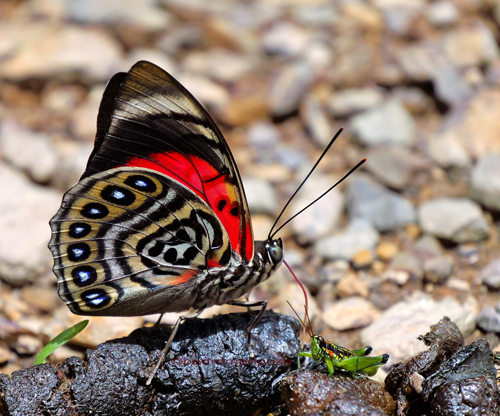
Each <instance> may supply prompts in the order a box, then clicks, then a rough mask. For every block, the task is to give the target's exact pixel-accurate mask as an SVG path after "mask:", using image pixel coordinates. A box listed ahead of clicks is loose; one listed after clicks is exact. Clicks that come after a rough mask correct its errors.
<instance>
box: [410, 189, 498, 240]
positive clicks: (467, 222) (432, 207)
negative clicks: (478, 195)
mask: <svg viewBox="0 0 500 416" xmlns="http://www.w3.org/2000/svg"><path fill="white" fill-rule="evenodd" d="M418 216H419V222H420V225H421V226H422V229H423V230H424V232H426V233H429V234H432V235H434V236H436V237H438V238H442V239H445V240H450V241H453V242H455V243H465V242H475V241H480V240H483V239H485V238H486V237H488V236H489V234H490V230H489V226H488V222H487V221H486V219H485V217H484V215H483V213H482V211H481V208H480V207H479V206H478V205H477V204H476V203H475V202H473V201H471V200H469V199H466V198H448V197H445V198H436V199H432V200H430V201H426V202H424V203H422V204H421V205H420V207H419V209H418Z"/></svg>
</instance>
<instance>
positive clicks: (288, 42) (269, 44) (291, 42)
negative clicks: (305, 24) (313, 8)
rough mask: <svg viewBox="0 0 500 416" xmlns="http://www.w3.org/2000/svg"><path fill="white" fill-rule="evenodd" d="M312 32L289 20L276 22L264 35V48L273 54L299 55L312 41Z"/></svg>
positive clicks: (284, 55)
mask: <svg viewBox="0 0 500 416" xmlns="http://www.w3.org/2000/svg"><path fill="white" fill-rule="evenodd" d="M310 40H311V35H310V32H309V31H307V30H305V29H304V28H302V27H301V26H299V25H296V24H294V23H290V22H287V21H278V22H275V23H274V24H273V25H272V26H271V28H270V29H269V30H268V31H267V32H266V33H264V35H263V36H262V39H261V42H262V45H261V46H262V50H263V51H264V52H265V53H267V54H271V55H278V56H283V57H292V56H297V55H298V54H299V53H300V52H302V51H303V50H304V48H305V47H306V45H307V43H308V42H310Z"/></svg>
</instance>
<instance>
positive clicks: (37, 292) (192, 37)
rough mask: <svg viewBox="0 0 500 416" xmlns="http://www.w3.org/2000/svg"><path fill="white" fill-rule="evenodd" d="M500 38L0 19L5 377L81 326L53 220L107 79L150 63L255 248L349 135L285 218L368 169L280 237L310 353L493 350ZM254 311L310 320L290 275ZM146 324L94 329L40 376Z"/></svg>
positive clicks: (389, 16)
mask: <svg viewBox="0 0 500 416" xmlns="http://www.w3.org/2000/svg"><path fill="white" fill-rule="evenodd" d="M499 29H500V2H499V1H494V0H438V1H430V0H365V1H363V0H353V1H349V0H343V1H341V0H337V1H332V0H247V1H235V0H233V1H231V0H211V1H203V0H147V1H146V0H112V1H111V0H108V1H101V0H2V1H1V2H0V190H1V194H0V195H1V196H0V279H1V280H0V291H1V292H0V371H2V372H5V373H11V372H12V371H14V370H17V369H19V368H21V367H26V366H29V365H31V364H32V361H33V359H34V356H35V355H36V353H37V352H39V350H40V349H41V348H42V347H43V345H45V343H46V342H47V341H48V340H49V339H51V338H52V337H53V336H55V335H56V334H58V333H59V332H60V331H62V330H63V329H65V328H67V327H69V326H71V325H72V324H74V323H76V322H78V321H80V320H82V319H84V318H82V317H78V316H74V315H72V314H71V313H70V312H69V310H68V309H67V307H66V306H65V305H64V304H63V302H62V301H61V300H60V299H59V297H58V295H57V288H56V278H55V276H54V275H53V273H52V271H51V266H52V256H51V254H50V252H49V250H48V249H47V244H48V241H49V238H50V228H49V226H48V221H49V219H50V218H51V217H52V216H53V215H54V214H55V213H56V211H57V209H58V208H59V205H60V202H61V198H62V195H63V193H64V192H65V191H66V190H67V189H68V188H69V187H71V186H72V185H73V184H75V183H76V182H77V181H78V179H79V177H80V175H81V174H82V173H83V170H84V166H85V164H86V162H87V158H88V156H89V154H90V151H91V149H92V147H93V140H94V135H95V126H96V117H97V110H98V106H99V102H100V99H101V95H102V92H103V90H104V87H105V84H106V82H107V80H108V79H109V78H110V77H111V76H112V75H113V74H114V73H116V72H119V71H127V70H128V69H129V68H130V67H131V65H133V64H134V63H135V62H136V61H138V60H141V59H145V60H149V61H151V62H154V63H155V64H157V65H159V66H160V67H162V68H164V69H165V70H167V71H168V72H170V73H171V74H172V75H174V76H175V77H176V78H177V79H178V80H179V81H180V82H181V83H182V84H183V85H184V86H186V88H187V89H188V90H189V91H191V93H192V94H193V95H194V96H195V97H196V98H197V99H198V100H199V101H200V102H201V103H202V104H203V105H205V106H206V107H207V109H208V110H209V112H210V114H211V115H212V116H213V117H214V119H215V120H216V122H217V124H218V125H219V126H220V127H221V130H222V131H223V133H224V135H225V137H226V139H227V141H228V142H229V145H230V147H231V149H232V151H233V154H234V156H235V159H236V161H237V164H238V167H239V169H240V172H241V175H242V177H243V181H244V184H245V189H246V193H247V197H248V200H249V205H250V208H251V211H252V219H253V226H254V233H255V235H256V238H258V239H264V238H266V236H267V233H268V231H269V228H270V226H271V224H272V223H273V221H274V219H275V218H276V216H277V214H278V213H279V211H280V210H281V207H282V206H283V205H284V203H285V202H286V200H287V199H288V198H289V196H290V195H291V194H292V193H293V191H294V190H295V189H296V188H297V186H298V184H299V183H300V181H301V180H302V178H303V177H304V176H305V175H306V174H307V172H308V171H309V169H310V168H311V167H312V165H313V164H314V162H315V161H316V160H317V158H318V157H319V155H320V154H321V152H322V150H323V149H324V147H325V146H326V145H327V143H328V142H329V140H330V139H331V137H332V136H333V134H334V133H335V132H336V131H337V130H338V129H339V128H340V127H341V126H343V127H345V132H344V133H343V134H342V136H341V137H340V138H339V139H338V141H337V143H335V145H334V146H333V148H332V149H331V150H330V152H329V153H328V154H327V156H326V157H325V159H324V160H323V162H322V163H321V165H320V167H319V169H318V171H317V172H316V173H315V174H314V175H313V177H312V178H311V179H310V180H309V181H308V182H307V185H306V186H305V188H304V189H303V190H302V191H301V192H300V194H299V195H298V197H297V198H296V200H294V202H293V203H292V204H291V207H290V208H289V210H288V211H287V213H286V214H285V216H284V219H287V218H289V217H290V216H291V215H292V214H293V213H294V212H298V210H299V209H300V208H302V207H304V206H305V205H306V204H307V203H309V202H311V201H312V200H313V199H314V198H315V197H317V196H318V195H320V194H321V193H322V192H324V191H325V190H326V189H328V187H330V186H331V185H332V184H333V183H335V181H336V180H338V179H339V178H340V177H341V176H343V174H345V173H346V172H347V171H348V170H349V169H350V168H351V167H352V166H354V165H355V164H356V163H357V162H358V161H359V160H361V159H362V158H364V157H366V158H368V162H367V163H366V164H365V165H364V166H363V167H362V169H360V171H359V172H357V173H356V174H354V175H353V176H351V177H350V178H349V179H348V180H347V181H346V182H345V183H344V184H342V185H341V186H339V187H338V188H336V189H335V190H334V191H332V192H331V193H330V194H329V195H328V196H327V197H325V198H324V199H322V200H321V201H320V202H318V203H317V204H315V205H314V206H313V207H312V208H310V209H309V210H307V211H306V212H304V213H303V214H302V215H301V216H300V217H298V218H297V219H296V220H294V221H293V222H292V223H290V225H288V226H287V227H285V228H284V229H283V230H282V232H281V233H280V236H281V237H282V238H283V239H284V244H285V258H286V260H287V261H288V262H289V263H290V264H291V265H292V267H293V268H294V270H295V272H296V273H297V274H298V276H299V277H300V278H301V279H302V281H303V282H304V283H305V285H306V286H307V288H308V290H309V291H310V293H311V294H312V297H311V298H310V299H309V305H310V313H311V314H312V315H314V317H315V318H314V323H315V330H316V331H317V332H321V333H322V334H323V335H324V336H325V337H326V338H327V339H330V340H331V341H333V342H336V343H338V344H341V345H344V346H346V347H349V348H356V347H360V346H361V345H372V346H373V347H374V353H375V354H377V355H378V354H382V353H389V354H390V355H391V361H390V363H394V362H397V361H400V360H401V359H404V358H406V357H409V356H411V355H413V354H414V353H415V352H417V351H419V350H422V349H424V346H423V344H422V343H420V342H419V341H417V340H416V337H417V336H418V335H420V334H424V333H426V332H427V331H428V329H429V325H431V324H434V323H436V322H437V321H438V320H439V319H440V318H442V316H444V315H447V316H450V318H451V319H452V320H453V321H454V322H456V323H457V324H458V325H459V327H460V329H461V330H462V331H463V332H464V335H465V336H466V338H467V340H468V341H472V340H474V339H479V338H487V339H488V340H489V342H490V345H491V347H492V348H495V347H496V346H497V345H498V344H499V343H500V338H499V336H498V334H500V305H498V300H499V296H498V290H499V288H500V249H499V245H498V238H499V237H498V234H499V229H498V225H499V222H498V221H499V220H500V216H499V215H498V212H499V211H500V54H499V46H498V44H499V41H500V33H499ZM252 298H253V299H267V300H268V301H269V306H270V307H271V308H273V309H275V310H276V311H278V312H282V313H285V314H288V315H291V314H292V311H291V310H290V309H289V307H288V305H287V304H286V300H289V301H291V302H292V304H293V305H294V306H295V308H296V309H297V310H299V311H300V310H302V308H303V306H302V305H303V303H304V299H303V295H302V292H301V291H300V289H299V288H298V285H297V284H296V283H295V282H294V281H293V279H292V278H291V276H290V274H289V273H288V271H285V270H284V268H282V269H281V270H280V271H279V272H278V273H277V274H276V275H275V276H273V277H272V278H271V279H270V280H268V281H267V282H265V283H264V284H262V285H261V286H259V287H258V288H257V289H256V290H255V291H254V293H253V294H252ZM230 311H241V309H238V308H237V309H231V308H228V307H226V306H223V307H214V308H211V309H210V310H207V312H206V313H205V314H204V316H205V317H209V316H211V315H212V314H213V313H227V312H230ZM176 318H177V317H176V316H175V315H174V314H168V315H167V316H166V317H165V318H164V322H165V323H169V322H174V321H175V320H176ZM155 319H156V317H144V318H143V317H137V318H92V319H91V324H90V325H89V327H88V328H87V329H86V330H85V331H84V332H83V333H82V334H81V335H80V336H78V337H77V338H76V339H75V340H74V341H73V343H72V344H71V345H68V346H65V347H62V348H60V349H59V350H57V351H56V353H54V355H53V357H52V359H53V361H54V362H57V361H61V360H64V359H65V358H66V357H68V356H70V355H75V354H76V355H79V356H83V352H84V351H85V348H91V347H94V346H95V345H97V344H98V343H101V342H104V341H106V340H108V339H113V338H116V337H121V336H125V335H128V334H129V333H130V332H131V331H132V330H134V329H135V328H137V327H139V326H142V325H144V324H145V323H147V322H154V320H155ZM499 348H500V347H499ZM379 374H380V375H381V376H383V371H380V372H379Z"/></svg>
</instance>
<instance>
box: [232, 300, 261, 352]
mask: <svg viewBox="0 0 500 416" xmlns="http://www.w3.org/2000/svg"><path fill="white" fill-rule="evenodd" d="M229 304H230V305H235V306H242V307H247V308H251V307H253V306H260V311H259V313H258V315H257V316H256V317H255V318H254V320H253V321H252V323H251V324H250V326H249V327H248V329H247V331H248V339H247V343H248V351H249V352H250V357H251V358H253V357H255V354H254V353H253V351H252V348H251V346H250V337H251V335H252V329H254V328H255V327H256V326H257V324H258V323H259V321H260V320H261V318H262V315H264V312H265V311H266V308H267V300H258V301H256V302H243V301H239V300H233V301H232V302H229Z"/></svg>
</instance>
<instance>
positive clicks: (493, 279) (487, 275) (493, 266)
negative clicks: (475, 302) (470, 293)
mask: <svg viewBox="0 0 500 416" xmlns="http://www.w3.org/2000/svg"><path fill="white" fill-rule="evenodd" d="M479 277H480V278H481V281H482V282H483V283H484V284H485V285H486V286H488V287H489V288H490V289H493V290H498V289H500V259H494V260H491V261H490V262H489V263H488V264H487V265H486V266H484V267H483V268H482V269H481V271H480V272H479Z"/></svg>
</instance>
